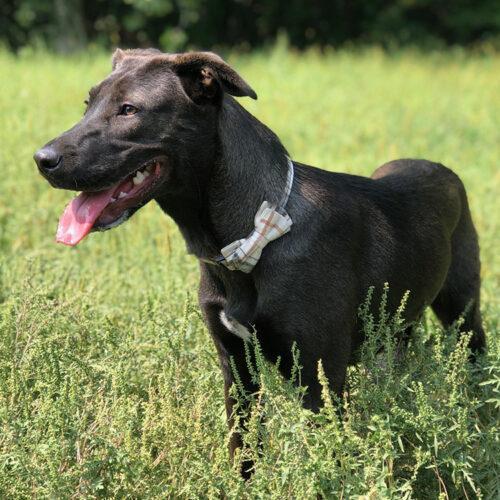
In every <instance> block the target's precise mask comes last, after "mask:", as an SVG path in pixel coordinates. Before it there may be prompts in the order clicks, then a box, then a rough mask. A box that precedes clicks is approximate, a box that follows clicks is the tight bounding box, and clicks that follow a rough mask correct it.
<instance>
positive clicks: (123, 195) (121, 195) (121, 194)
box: [118, 191, 127, 199]
mask: <svg viewBox="0 0 500 500" xmlns="http://www.w3.org/2000/svg"><path fill="white" fill-rule="evenodd" d="M126 196H127V193H124V192H123V191H120V194H119V195H118V199H120V198H125V197H126Z"/></svg>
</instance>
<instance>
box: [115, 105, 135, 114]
mask: <svg viewBox="0 0 500 500" xmlns="http://www.w3.org/2000/svg"><path fill="white" fill-rule="evenodd" d="M135 113H137V108H136V107H135V106H132V104H124V105H123V106H122V107H121V109H120V112H119V113H118V114H119V115H125V116H129V115H133V114H135Z"/></svg>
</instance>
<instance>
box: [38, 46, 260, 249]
mask: <svg viewBox="0 0 500 500" xmlns="http://www.w3.org/2000/svg"><path fill="white" fill-rule="evenodd" d="M112 67H113V71H112V72H111V74H110V75H109V76H108V77H107V78H106V79H105V80H103V81H102V82H101V83H99V84H98V85H96V86H95V87H93V88H92V89H91V90H90V92H89V97H88V101H86V104H87V109H86V111H85V114H84V116H83V117H82V119H81V120H80V121H79V122H78V123H77V124H76V125H75V126H74V127H73V128H71V129H70V130H68V131H67V132H64V133H63V134H62V135H60V136H59V137H57V138H55V139H53V140H52V141H50V142H49V143H47V144H46V145H45V146H44V147H43V148H42V149H40V150H39V151H37V152H36V153H35V156H34V158H35V161H36V163H37V165H38V168H39V170H40V172H41V173H42V175H43V176H44V177H45V178H46V179H47V180H48V181H49V182H50V183H51V184H52V186H54V187H57V188H61V189H71V190H78V191H82V193H81V194H80V195H79V196H77V197H76V198H75V199H74V200H73V201H72V202H71V203H70V204H69V205H68V206H67V207H66V210H65V212H64V214H63V216H62V217H61V220H60V223H59V228H58V234H57V240H58V241H60V242H62V243H65V244H68V245H76V244H77V243H78V242H79V241H80V240H81V239H82V238H84V237H85V236H86V235H87V234H88V233H89V232H90V231H91V230H104V229H109V228H111V227H114V226H116V225H118V224H120V223H121V222H123V221H125V220H126V219H128V218H129V217H130V216H131V215H132V214H133V213H134V212H135V211H136V210H137V209H139V208H140V207H141V206H143V205H145V204H146V203H147V202H148V201H150V200H151V199H153V198H155V197H157V196H158V195H159V193H161V195H162V196H168V195H169V194H172V195H173V196H182V197H184V198H187V199H189V197H190V196H194V195H195V192H196V191H197V190H198V189H199V185H200V183H203V182H204V181H205V180H206V176H207V175H208V164H209V162H210V158H212V157H213V154H214V150H215V148H216V140H215V136H216V133H217V117H218V112H219V109H220V105H221V102H222V99H223V94H224V92H226V93H228V94H232V95H234V96H249V97H252V98H254V99H256V97H257V96H256V94H255V92H254V91H253V90H252V89H251V88H250V87H249V86H248V85H247V84H246V83H245V81H244V80H243V79H242V78H241V77H240V76H239V75H238V74H237V73H236V72H235V71H234V70H233V69H232V68H230V67H229V66H228V65H227V64H226V63H225V62H224V61H223V60H222V59H221V58H220V57H218V56H217V55H215V54H213V53H210V52H191V53H185V54H164V53H161V52H160V51H157V50H154V49H148V50H128V51H123V50H120V49H118V50H117V51H116V52H115V53H114V55H113V62H112Z"/></svg>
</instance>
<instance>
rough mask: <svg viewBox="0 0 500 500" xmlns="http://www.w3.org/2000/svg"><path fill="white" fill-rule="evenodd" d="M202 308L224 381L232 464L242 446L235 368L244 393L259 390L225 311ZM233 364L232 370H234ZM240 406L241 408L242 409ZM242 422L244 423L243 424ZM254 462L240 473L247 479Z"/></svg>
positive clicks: (214, 306)
mask: <svg viewBox="0 0 500 500" xmlns="http://www.w3.org/2000/svg"><path fill="white" fill-rule="evenodd" d="M200 305H201V308H202V311H203V315H204V317H205V321H206V323H207V326H208V329H209V330H210V334H211V335H212V338H213V340H214V343H215V347H216V349H217V354H218V357H219V363H220V367H221V370H222V376H223V378H224V398H225V405H226V414H227V422H228V426H229V431H230V433H231V436H230V440H229V455H230V457H231V460H233V458H234V454H235V451H236V450H237V449H238V448H241V446H242V439H241V434H240V433H239V432H238V431H236V430H235V429H234V425H235V414H234V411H235V405H236V401H235V399H234V398H233V396H232V395H231V387H232V386H233V384H234V383H235V377H234V371H233V367H234V368H235V369H236V371H237V372H238V377H239V379H240V381H241V383H242V384H243V389H244V390H245V392H247V393H252V392H255V391H256V390H257V387H256V386H255V384H253V383H252V381H251V377H250V373H249V370H248V367H247V363H246V358H245V348H244V340H243V339H241V338H239V337H238V336H236V335H234V333H232V332H230V331H229V330H228V328H227V326H225V325H224V324H223V323H222V322H221V319H220V316H221V311H222V310H223V309H222V307H221V304H220V303H217V302H215V303H207V302H202V303H201V304H200ZM231 364H232V365H233V366H231ZM240 406H241V405H240ZM241 418H242V419H245V418H246V411H245V408H242V411H241ZM240 422H241V420H240ZM240 426H241V428H243V429H244V428H245V421H244V420H243V421H242V422H241V425H240ZM252 465H253V464H252V463H251V462H243V464H242V470H241V473H242V475H243V476H244V477H248V476H249V475H250V472H249V471H250V469H251V468H252Z"/></svg>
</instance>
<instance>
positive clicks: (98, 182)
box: [35, 50, 485, 452]
mask: <svg viewBox="0 0 500 500" xmlns="http://www.w3.org/2000/svg"><path fill="white" fill-rule="evenodd" d="M228 94H231V95H233V96H249V97H252V98H254V99H255V98H256V95H255V92H254V91H253V90H252V89H251V88H250V87H249V86H248V85H247V84H246V83H245V82H244V81H243V80H242V78H241V77H240V76H239V75H238V74H237V73H236V72H235V71H234V70H233V69H231V68H230V67H229V66H228V65H227V64H225V63H224V62H223V61H222V60H221V59H220V58H219V57H218V56H216V55H215V54H212V53H200V52H198V53H187V54H163V53H161V52H159V51H156V50H131V51H121V50H117V51H116V52H115V54H114V57H113V72H112V73H111V75H110V76H108V78H106V79H105V80H104V81H103V82H101V83H100V84H99V85H97V86H96V87H94V88H92V89H91V91H90V96H89V102H88V107H87V110H86V112H85V115H84V117H83V118H82V120H81V121H80V122H79V123H78V124H77V125H75V126H74V127H73V128H72V129H71V130H69V131H67V132H65V133H64V134H63V135H61V136H60V137H58V138H56V139H54V140H53V141H51V142H49V143H48V144H47V145H46V146H44V147H43V148H42V149H41V150H40V151H38V152H37V153H36V154H35V160H36V163H37V164H38V167H39V169H40V171H41V172H42V174H43V175H44V177H46V178H47V179H48V180H49V182H50V183H51V184H52V185H53V186H54V187H57V188H62V189H72V190H74V189H78V190H81V191H83V192H82V193H81V194H80V195H79V196H78V197H77V198H76V199H75V200H74V201H73V202H72V203H71V204H70V205H69V206H68V207H67V209H66V211H65V213H64V215H63V217H62V218H61V222H60V226H59V231H58V239H59V241H62V242H63V243H66V244H70V245H74V244H76V243H78V241H80V240H81V239H82V238H83V237H84V236H85V235H86V234H87V233H88V232H89V231H91V230H104V229H108V228H110V227H113V226H116V225H118V224H119V223H121V222H123V221H124V220H126V219H127V218H128V217H130V216H131V215H132V214H133V213H134V212H135V211H136V210H138V209H139V208H140V207H141V206H143V205H144V204H146V203H147V202H149V201H150V200H152V199H155V200H156V201H157V202H158V204H159V205H160V207H161V208H162V209H163V210H164V211H165V212H166V213H167V214H169V215H170V216H171V217H172V218H173V219H174V220H175V221H176V223H177V224H178V226H179V228H180V230H181V232H182V234H183V236H184V238H185V240H186V243H187V247H188V250H189V251H190V252H191V253H192V254H194V255H195V256H196V257H197V258H198V259H199V260H200V270H201V283H200V294H199V299H200V306H201V308H202V310H203V313H204V316H205V319H206V322H207V325H208V328H209V330H210V333H211V335H212V337H213V340H214V342H215V345H216V348H217V352H218V354H219V359H220V364H221V367H222V371H223V375H224V380H225V393H226V407H227V413H228V417H229V422H230V424H231V414H232V407H233V401H232V400H231V398H230V397H229V395H228V389H229V388H230V386H231V384H232V383H233V380H234V379H233V373H232V370H231V368H230V364H229V360H230V358H231V357H232V358H233V359H234V362H235V365H236V367H237V369H238V371H239V374H240V377H241V379H242V382H243V384H244V385H245V386H246V388H247V389H248V390H249V391H252V390H254V389H255V387H253V386H252V382H251V380H250V376H249V374H248V370H247V366H246V363H245V357H244V342H245V339H246V338H247V337H248V335H249V331H250V330H253V328H255V330H256V332H257V337H258V339H259V341H260V343H261V346H262V349H263V352H264V354H265V356H266V357H267V358H268V359H269V360H273V361H274V360H276V359H277V357H278V356H279V357H281V364H280V368H281V370H282V372H283V374H284V375H285V376H287V375H288V374H289V373H290V369H291V366H292V357H291V348H292V344H293V343H294V342H295V343H296V344H297V346H298V348H299V350H300V355H301V364H303V371H302V382H303V383H304V384H305V385H307V386H308V392H307V396H306V400H305V404H306V405H307V406H308V407H309V408H312V409H317V408H318V407H319V405H320V404H321V398H320V386H319V384H318V380H317V376H316V374H317V362H318V360H319V359H322V362H323V366H324V370H325V373H326V375H327V377H328V379H329V381H330V384H331V387H332V388H333V389H334V390H335V391H336V392H337V393H338V392H340V391H341V389H342V386H343V384H344V379H345V374H346V367H347V365H348V364H349V363H350V362H353V360H355V353H356V351H357V349H358V347H359V346H360V343H361V342H362V341H363V338H362V333H361V332H360V329H359V325H358V324H357V308H358V306H359V304H360V303H361V302H363V300H364V298H365V297H366V293H367V290H368V289H369V287H371V286H374V287H376V289H378V290H381V289H382V287H383V284H384V283H385V282H388V283H389V284H390V296H389V304H388V305H389V308H390V309H391V310H394V308H396V307H397V306H398V305H399V302H400V299H401V297H402V295H403V294H404V292H405V291H406V290H410V291H411V293H410V297H409V301H408V305H407V308H406V311H405V319H406V320H407V321H408V322H411V321H413V320H415V319H417V318H418V317H419V315H420V314H421V313H422V311H423V310H424V308H425V307H426V306H428V305H430V306H432V308H433V310H434V311H435V312H436V314H437V316H438V317H439V318H440V320H441V321H442V322H443V324H444V325H450V324H451V323H452V322H453V321H455V320H456V319H457V318H458V317H459V316H460V315H461V314H462V313H464V310H467V312H466V315H465V321H464V324H463V329H464V330H465V331H469V330H471V331H472V332H473V336H472V340H471V344H470V347H471V349H472V350H473V351H474V352H477V351H480V350H482V349H483V348H484V346H485V337H484V332H483V329H482V326H481V315H480V311H479V286H480V278H479V266H480V264H479V247H478V242H477V236H476V231H475V229H474V226H473V223H472V220H471V215H470V212H469V207H468V203H467V197H466V194H465V190H464V186H463V184H462V182H461V181H460V179H459V178H458V177H457V176H456V175H455V174H454V173H453V172H452V171H451V170H449V169H447V168H446V167H444V166H442V165H439V164H436V163H431V162H429V161H425V160H397V161H393V162H390V163H387V164H385V165H383V166H382V167H380V168H379V169H377V170H376V171H375V173H374V174H373V176H372V177H371V178H364V177H357V176H353V175H346V174H335V173H330V172H326V171H324V170H320V169H316V168H312V167H310V166H307V165H303V164H301V163H298V162H293V163H292V162H291V161H289V159H288V157H287V152H286V150H285V148H284V147H283V146H282V144H281V143H280V141H279V139H278V138H277V137H276V136H275V135H274V134H273V132H271V131H270V130H269V129H268V128H267V127H265V126H264V125H263V124H262V123H260V122H259V121H258V120H257V119H256V118H254V117H253V116H252V115H250V114H249V113H248V112H247V111H245V109H243V108H242V107H241V106H240V105H239V104H238V103H237V102H236V101H235V100H234V99H233V98H232V97H231V96H230V95H228ZM290 186H291V192H290V194H289V196H288V193H287V190H288V188H290ZM263 201H267V202H269V203H268V205H266V206H267V207H268V209H267V212H265V210H264V212H265V213H264V212H262V210H260V211H259V207H260V209H262V208H263V207H262V206H261V205H262V203H263ZM264 208H265V207H264ZM258 211H259V214H258V215H257V216H256V213H257V212H258ZM254 218H255V219H256V220H255V222H256V223H257V225H259V224H260V226H261V227H260V228H258V230H257V231H256V232H254V233H253V235H252V237H251V238H250V239H249V240H247V241H246V242H245V241H243V242H239V244H238V242H237V243H236V244H234V245H232V246H231V247H230V248H229V249H228V248H226V249H225V252H222V254H223V255H221V249H222V248H223V247H226V246H227V245H229V244H231V243H232V242H234V241H237V240H239V239H244V238H246V237H248V236H249V235H250V234H251V233H252V230H253V229H254ZM291 223H292V225H291V228H290V224H291ZM268 231H271V232H272V231H274V234H273V235H271V232H268ZM287 231H288V232H287ZM285 233H286V234H285ZM274 238H275V240H274V241H271V242H270V243H269V244H268V245H267V246H266V247H265V248H263V246H264V244H265V243H268V241H269V240H271V239H274ZM238 249H239V250H238ZM262 249H263V251H262V255H260V259H259V254H260V252H261V250H262ZM238 252H240V253H239V254H238ZM247 253H248V255H247ZM237 257H241V260H240V261H239V260H238V258H237ZM247 257H248V259H250V260H245V259H246V258H247ZM239 444H240V437H239V436H238V435H236V434H235V435H233V438H232V442H231V452H233V451H234V449H235V447H236V446H238V445H239Z"/></svg>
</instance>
